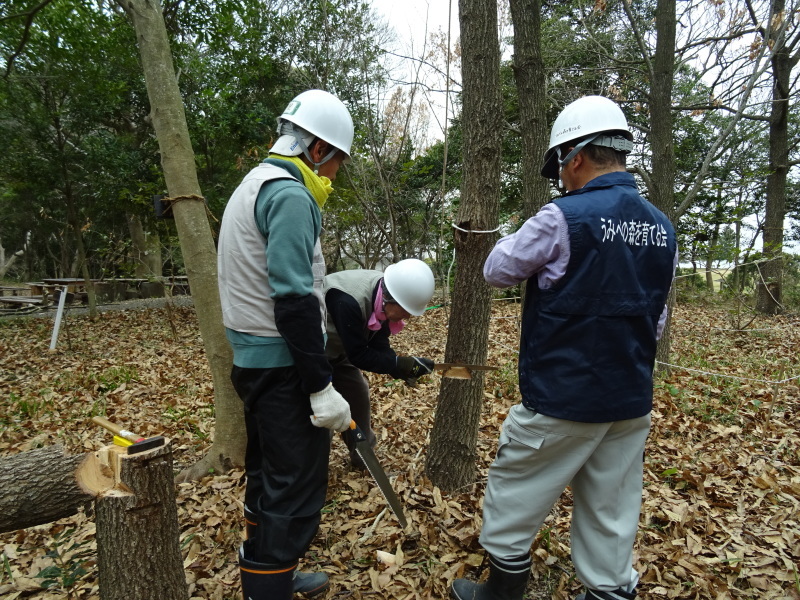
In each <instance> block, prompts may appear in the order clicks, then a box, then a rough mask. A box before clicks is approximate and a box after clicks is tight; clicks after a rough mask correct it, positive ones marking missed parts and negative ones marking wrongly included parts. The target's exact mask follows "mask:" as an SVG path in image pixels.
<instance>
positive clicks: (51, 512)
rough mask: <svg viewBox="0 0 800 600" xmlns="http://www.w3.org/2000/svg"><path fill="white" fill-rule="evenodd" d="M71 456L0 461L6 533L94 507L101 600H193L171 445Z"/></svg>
mask: <svg viewBox="0 0 800 600" xmlns="http://www.w3.org/2000/svg"><path fill="white" fill-rule="evenodd" d="M164 441H165V443H164V445H163V446H160V447H158V448H153V449H151V450H146V451H144V452H139V453H136V454H128V453H127V448H123V447H121V446H106V447H105V448H102V449H100V450H98V451H97V452H93V453H89V454H79V455H74V456H68V455H65V454H64V449H63V448H62V447H61V446H49V447H46V448H39V449H37V450H31V451H29V452H22V453H20V454H16V455H12V456H9V457H5V458H2V459H0V533H3V532H6V531H15V530H17V529H24V528H26V527H33V526H34V525H42V524H44V523H50V522H52V521H57V520H58V519H62V518H64V517H70V516H72V515H74V514H75V513H77V512H78V510H79V509H80V508H81V507H84V506H87V505H90V504H91V502H92V500H94V503H95V522H96V538H97V565H98V571H99V575H100V599H101V600H187V598H188V597H189V590H188V586H187V585H186V576H185V574H184V571H183V561H182V559H181V549H180V541H179V536H180V532H179V529H178V509H177V505H176V502H175V480H174V477H173V473H172V444H171V443H170V441H169V440H164Z"/></svg>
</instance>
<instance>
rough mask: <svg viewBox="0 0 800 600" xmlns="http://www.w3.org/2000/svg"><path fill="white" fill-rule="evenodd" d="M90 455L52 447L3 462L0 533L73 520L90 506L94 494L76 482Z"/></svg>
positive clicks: (0, 472) (0, 493)
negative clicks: (70, 454) (77, 475)
mask: <svg viewBox="0 0 800 600" xmlns="http://www.w3.org/2000/svg"><path fill="white" fill-rule="evenodd" d="M89 456H91V455H87V454H76V455H72V456H69V455H66V454H65V453H64V448H63V447H62V446H48V447H46V448H37V449H36V450H29V451H28V452H21V453H20V454H14V455H12V456H8V457H3V458H2V459H0V533H5V532H7V531H16V530H17V529H25V528H26V527H33V526H35V525H43V524H44V523H51V522H53V521H57V520H59V519H63V518H65V517H71V516H72V515H74V514H75V513H77V512H78V510H79V509H81V508H82V507H85V506H87V505H89V504H90V503H91V502H92V500H93V499H94V494H93V493H91V492H90V491H89V490H88V489H86V488H84V487H81V485H80V484H79V483H78V480H77V479H76V471H80V468H81V465H82V464H83V463H84V462H85V461H86V460H87V458H88V457H89Z"/></svg>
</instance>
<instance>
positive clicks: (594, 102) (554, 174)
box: [542, 96, 633, 179]
mask: <svg viewBox="0 0 800 600" xmlns="http://www.w3.org/2000/svg"><path fill="white" fill-rule="evenodd" d="M601 134H607V135H601ZM573 140H582V142H581V144H580V147H577V146H576V148H575V149H574V150H573V151H572V152H570V154H568V155H567V156H566V157H565V158H564V159H563V160H561V159H560V157H559V156H558V148H559V146H562V145H563V144H566V143H568V142H571V141H573ZM586 144H594V145H596V146H608V147H610V148H613V149H614V150H618V151H622V152H626V153H627V152H630V151H631V150H633V134H632V133H631V132H630V129H628V121H627V119H626V118H625V115H624V114H623V113H622V109H621V108H620V107H619V106H618V105H617V103H616V102H614V101H613V100H611V99H609V98H606V97H605V96H584V97H583V98H578V99H577V100H575V101H574V102H572V103H571V104H569V105H567V106H566V108H564V110H562V111H561V113H560V114H559V115H558V117H557V118H556V121H555V123H553V128H552V129H551V130H550V145H549V147H548V148H547V152H545V154H544V160H543V162H542V175H543V176H545V177H547V178H549V179H557V178H558V167H559V162H560V163H561V164H562V165H564V164H566V163H568V162H569V161H570V160H572V157H573V156H575V154H577V153H578V151H579V150H580V149H581V148H583V146H585V145H586Z"/></svg>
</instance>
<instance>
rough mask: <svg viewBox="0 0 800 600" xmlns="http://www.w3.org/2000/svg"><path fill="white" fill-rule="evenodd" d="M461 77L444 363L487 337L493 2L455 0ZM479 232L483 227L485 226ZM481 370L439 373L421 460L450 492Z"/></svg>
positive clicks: (466, 461) (494, 117) (495, 196)
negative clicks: (457, 193) (454, 375)
mask: <svg viewBox="0 0 800 600" xmlns="http://www.w3.org/2000/svg"><path fill="white" fill-rule="evenodd" d="M459 15H460V23H461V48H462V61H461V64H462V78H463V82H464V86H463V89H464V92H463V112H462V118H463V122H464V123H469V127H465V128H464V174H463V183H462V188H461V202H460V205H459V209H458V214H457V216H456V221H457V223H458V227H459V228H461V229H462V230H465V231H460V230H456V231H455V233H454V245H455V249H456V264H457V267H456V275H455V284H454V293H453V299H452V310H451V311H450V321H449V325H448V335H447V346H446V348H445V362H459V361H461V362H466V363H472V364H483V363H484V362H485V361H486V355H487V344H488V339H489V313H490V304H491V289H490V288H489V286H488V285H487V284H486V282H485V281H484V279H483V263H484V261H485V260H486V256H487V255H488V254H489V251H490V250H491V249H492V247H493V245H494V241H495V239H496V237H497V236H496V235H495V234H492V233H485V232H488V231H491V230H493V229H495V228H496V227H497V212H498V206H499V203H500V153H501V132H502V125H503V123H502V115H503V110H502V100H501V96H500V46H499V42H498V31H497V6H496V4H495V3H494V2H486V1H485V0H460V1H459ZM482 232H483V233H482ZM483 389H484V386H483V375H482V374H477V375H476V376H474V378H473V379H468V380H463V379H448V378H443V379H442V386H441V389H440V391H439V399H438V406H437V410H436V418H435V422H434V425H433V430H432V431H431V443H430V448H429V451H428V457H427V461H426V473H427V474H428V476H429V477H430V479H431V481H432V482H433V484H434V485H437V486H439V487H440V488H441V489H443V490H446V491H450V490H454V489H457V488H460V487H463V486H465V485H469V484H471V483H473V481H474V479H475V462H476V458H477V452H476V447H477V436H478V424H479V421H480V416H481V408H482V407H483Z"/></svg>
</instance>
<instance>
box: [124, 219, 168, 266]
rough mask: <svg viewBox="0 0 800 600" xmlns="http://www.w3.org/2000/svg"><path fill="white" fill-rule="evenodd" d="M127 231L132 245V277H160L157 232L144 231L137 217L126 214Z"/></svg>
mask: <svg viewBox="0 0 800 600" xmlns="http://www.w3.org/2000/svg"><path fill="white" fill-rule="evenodd" d="M126 216H127V220H128V231H129V232H130V234H131V243H132V244H133V250H132V252H131V254H132V255H133V264H134V277H137V278H139V279H151V278H154V277H161V239H160V237H159V235H158V231H145V228H144V224H143V223H142V220H141V219H140V218H139V217H138V215H134V214H128V215H126Z"/></svg>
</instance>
